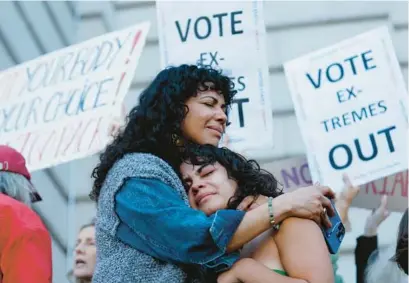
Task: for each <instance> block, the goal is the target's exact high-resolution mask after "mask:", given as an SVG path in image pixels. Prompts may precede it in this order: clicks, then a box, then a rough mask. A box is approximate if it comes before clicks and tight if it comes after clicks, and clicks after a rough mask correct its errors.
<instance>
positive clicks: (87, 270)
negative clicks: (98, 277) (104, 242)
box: [73, 221, 96, 283]
mask: <svg viewBox="0 0 409 283" xmlns="http://www.w3.org/2000/svg"><path fill="white" fill-rule="evenodd" d="M95 262H96V247H95V223H94V221H92V222H91V223H89V224H86V225H84V226H82V227H81V229H80V231H79V233H78V238H77V243H76V245H75V250H74V267H73V275H74V277H75V282H76V283H90V282H91V281H92V276H93V274H94V269H95Z"/></svg>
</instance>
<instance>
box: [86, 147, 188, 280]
mask: <svg viewBox="0 0 409 283" xmlns="http://www.w3.org/2000/svg"><path fill="white" fill-rule="evenodd" d="M131 177H139V178H153V179H157V180H160V181H162V182H164V183H165V184H167V185H169V186H171V187H173V188H175V190H177V192H178V193H179V195H180V197H181V198H182V199H183V200H184V202H185V203H186V204H187V205H188V199H187V195H186V192H185V190H184V188H183V185H182V182H181V181H180V179H179V177H178V176H177V174H176V173H175V171H174V170H173V169H172V168H171V167H170V166H169V165H168V164H167V163H166V162H165V161H163V160H162V159H160V158H158V157H156V156H154V155H151V154H143V153H132V154H127V155H125V156H124V157H123V158H122V159H120V160H119V161H117V162H116V163H115V165H114V166H113V167H112V169H111V170H110V171H109V173H108V175H107V178H106V180H105V182H104V185H103V187H102V189H101V194H100V196H99V200H98V207H97V220H96V245H97V263H96V267H95V273H94V276H93V279H92V282H94V283H115V282H122V283H131V282H132V283H134V282H135V283H137V282H149V283H161V282H164V283H165V282H166V283H181V282H184V281H185V280H186V277H187V276H186V274H185V273H184V272H183V271H182V269H181V268H180V267H178V266H177V265H175V264H172V263H168V262H163V261H160V260H157V259H155V258H153V257H151V256H149V255H147V254H144V253H142V252H140V251H138V250H136V249H134V248H132V247H130V246H128V245H126V244H124V243H122V242H121V241H120V240H119V239H118V238H117V237H116V231H117V229H118V225H119V223H120V220H119V219H118V217H117V215H116V214H115V195H116V193H117V192H118V191H119V190H120V188H121V186H122V185H123V183H124V181H125V180H126V179H127V178H131ZM136 197H137V196H136Z"/></svg>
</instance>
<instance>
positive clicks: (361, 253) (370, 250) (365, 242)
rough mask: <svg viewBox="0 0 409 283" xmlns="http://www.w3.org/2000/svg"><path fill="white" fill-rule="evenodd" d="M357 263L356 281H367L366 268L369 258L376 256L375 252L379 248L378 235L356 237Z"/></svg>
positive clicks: (361, 282) (359, 282)
mask: <svg viewBox="0 0 409 283" xmlns="http://www.w3.org/2000/svg"><path fill="white" fill-rule="evenodd" d="M356 241H357V244H356V248H355V264H356V282H357V283H364V282H365V269H366V267H367V266H368V262H369V258H370V257H371V255H372V254H373V256H372V257H371V261H372V258H374V256H376V255H375V254H374V252H375V251H376V250H377V249H378V237H377V236H372V237H366V236H360V237H358V238H357V239H356Z"/></svg>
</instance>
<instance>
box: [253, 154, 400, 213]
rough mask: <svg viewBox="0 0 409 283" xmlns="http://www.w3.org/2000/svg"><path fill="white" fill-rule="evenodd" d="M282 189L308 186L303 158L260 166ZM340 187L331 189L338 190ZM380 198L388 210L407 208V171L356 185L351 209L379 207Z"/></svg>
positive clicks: (310, 182) (308, 178)
mask: <svg viewBox="0 0 409 283" xmlns="http://www.w3.org/2000/svg"><path fill="white" fill-rule="evenodd" d="M261 167H262V168H263V169H265V170H267V171H269V172H271V173H272V174H273V175H274V177H276V179H277V180H278V181H279V182H280V184H281V185H282V186H283V188H284V191H286V192H288V191H293V190H296V189H298V188H301V187H306V186H310V185H312V179H311V175H310V170H309V167H308V162H307V158H306V157H305V156H298V157H293V158H288V159H283V160H277V161H274V162H270V163H266V164H262V165H261ZM342 188H343V187H340V188H335V187H332V189H334V190H337V191H340V190H341V189H342ZM382 195H387V196H388V209H389V210H391V211H399V212H402V211H405V209H406V208H407V207H408V171H407V170H406V171H403V172H398V173H396V174H393V175H390V176H387V177H384V178H381V179H378V180H376V181H372V182H369V183H366V184H363V185H361V186H360V191H359V194H358V196H357V197H356V198H355V199H354V201H353V202H352V205H351V206H353V207H359V208H368V209H373V208H376V207H378V206H379V203H380V198H381V196H382Z"/></svg>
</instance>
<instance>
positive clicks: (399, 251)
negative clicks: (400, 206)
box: [391, 209, 408, 275]
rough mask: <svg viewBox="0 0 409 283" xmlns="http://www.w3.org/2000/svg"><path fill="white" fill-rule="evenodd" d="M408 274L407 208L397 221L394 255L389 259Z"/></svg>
mask: <svg viewBox="0 0 409 283" xmlns="http://www.w3.org/2000/svg"><path fill="white" fill-rule="evenodd" d="M391 260H392V261H394V262H396V263H397V264H398V266H399V268H400V269H401V270H403V271H404V272H405V273H406V275H408V209H406V210H405V213H404V214H403V215H402V218H401V220H400V223H399V232H398V241H397V245H396V250H395V255H394V256H393V257H392V259H391Z"/></svg>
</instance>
